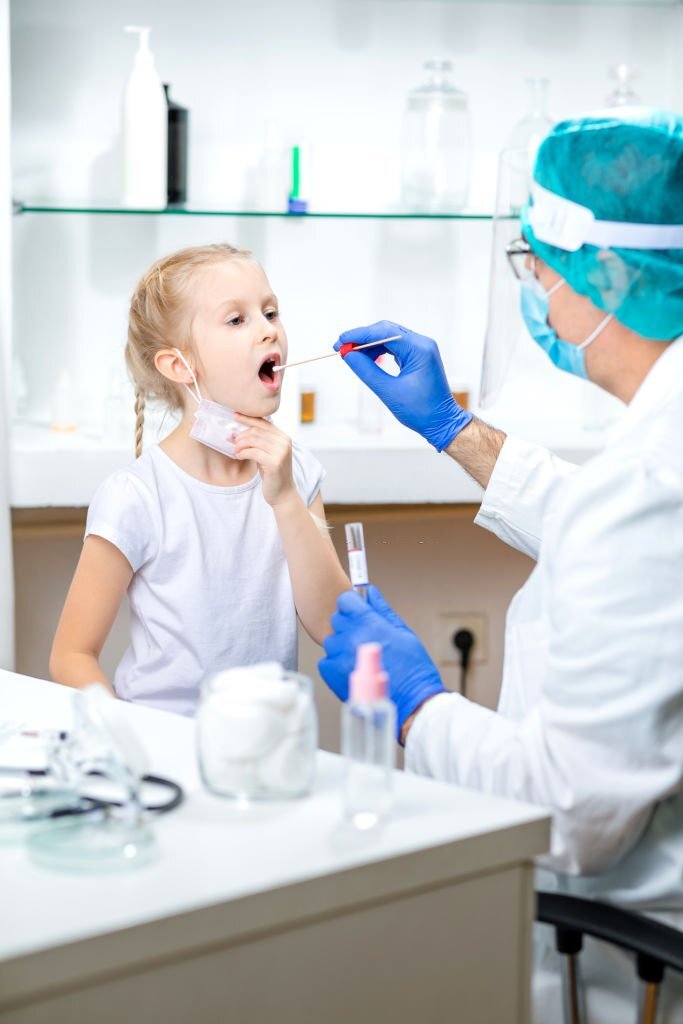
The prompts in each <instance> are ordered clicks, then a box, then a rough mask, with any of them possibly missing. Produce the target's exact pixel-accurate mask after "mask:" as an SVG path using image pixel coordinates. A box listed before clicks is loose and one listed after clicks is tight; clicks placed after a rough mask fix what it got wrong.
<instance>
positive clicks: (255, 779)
mask: <svg viewBox="0 0 683 1024" xmlns="http://www.w3.org/2000/svg"><path fill="white" fill-rule="evenodd" d="M317 746H318V721H317V715H316V711H315V704H314V701H313V684H312V682H311V680H310V679H309V678H308V677H307V676H304V675H301V674H300V673H298V672H287V671H285V670H284V669H283V668H282V667H281V666H280V665H278V664H277V663H274V662H273V663H270V662H269V663H264V664H261V665H251V666H248V667H246V668H235V669H229V670H227V671H225V672H218V673H216V674H215V675H212V676H209V677H208V678H207V679H205V680H204V682H203V683H202V688H201V695H200V702H199V709H198V712H197V753H198V757H199V769H200V773H201V776H202V781H203V782H204V785H205V786H206V787H207V789H209V790H210V791H211V792H212V793H214V794H215V795H217V796H227V797H234V798H235V799H237V800H241V801H247V800H258V799H261V800H268V799H278V798H282V797H297V796H304V795H305V794H306V793H308V792H310V789H311V785H312V783H313V776H314V771H315V755H316V750H317Z"/></svg>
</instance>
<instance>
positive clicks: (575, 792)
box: [406, 339, 683, 1020]
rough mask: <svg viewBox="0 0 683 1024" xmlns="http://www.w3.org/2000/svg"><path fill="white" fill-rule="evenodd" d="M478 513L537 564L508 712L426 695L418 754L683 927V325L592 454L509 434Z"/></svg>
mask: <svg viewBox="0 0 683 1024" xmlns="http://www.w3.org/2000/svg"><path fill="white" fill-rule="evenodd" d="M475 521H476V522H477V523H479V524H480V525H482V526H485V527H486V528H487V529H489V530H491V531H492V532H493V533H495V534H496V535H497V536H498V537H500V538H501V539H502V540H504V541H506V543H508V544H510V545H512V546H513V547H515V548H517V549H519V550H520V551H523V552H525V553H526V554H529V555H531V556H532V557H533V558H535V559H536V563H537V564H536V566H535V568H534V570H533V572H532V574H531V576H530V578H529V580H528V581H527V583H526V584H525V585H524V586H523V587H522V589H521V590H520V591H519V592H518V593H517V594H516V596H515V597H514V599H513V601H512V603H511V605H510V608H509V611H508V615H507V621H506V633H505V655H504V665H503V678H502V687H501V693H500V702H499V706H498V710H497V711H496V712H493V711H490V710H488V709H486V708H483V707H480V706H478V705H476V704H473V703H472V702H470V701H468V700H465V699H464V698H463V697H461V696H460V695H458V694H447V695H446V694H444V695H441V696H439V697H435V698H433V699H432V700H430V701H428V702H427V703H426V704H425V706H424V708H423V709H422V710H421V711H420V713H419V714H418V716H417V717H416V719H415V722H414V724H413V727H412V728H411V730H410V732H409V735H408V741H407V744H406V767H407V768H408V769H409V770H412V771H415V772H418V773H420V774H423V775H430V776H433V777H435V778H439V779H445V780H450V781H452V782H455V783H458V784H460V785H463V786H467V787H471V788H475V789H481V790H483V791H485V792H487V793H495V794H497V795H500V796H507V797H512V798H518V799H521V800H526V801H529V802H532V803H536V804H542V805H544V806H546V807H548V808H549V809H550V810H551V811H552V813H553V829H552V845H551V851H550V853H549V854H548V855H547V856H546V857H545V858H542V859H541V866H543V867H548V868H550V869H552V871H553V872H555V873H557V884H559V887H560V888H562V889H564V890H566V891H573V892H578V893H581V894H584V895H594V896H596V897H598V898H604V899H609V900H612V901H614V902H617V903H619V904H621V905H625V906H631V907H634V908H640V909H643V910H646V911H650V912H653V911H654V912H669V913H667V914H666V919H668V920H670V921H673V922H676V921H678V924H679V926H680V927H682V928H683V339H679V340H678V341H676V342H673V343H672V344H671V345H670V346H669V347H668V348H667V349H666V350H665V351H664V352H663V354H662V356H661V357H660V358H659V359H658V361H657V362H656V363H655V365H654V367H653V368H652V370H651V371H650V373H649V374H648V376H647V377H646V379H645V381H644V382H643V384H642V385H641V387H640V388H639V390H638V392H637V394H636V395H635V397H634V399H633V401H632V402H631V404H630V405H629V407H628V409H627V410H626V412H625V414H624V416H623V418H622V419H621V420H620V422H619V424H618V426H617V428H616V429H615V430H614V431H613V433H612V436H611V438H610V442H609V444H608V445H607V447H606V448H605V450H604V451H603V452H601V453H600V454H599V455H598V456H596V457H595V458H593V459H592V460H591V461H590V462H589V463H587V464H586V465H584V466H582V467H580V468H577V467H574V466H572V465H570V464H568V463H566V462H563V461H561V460H559V459H557V458H555V457H554V456H552V455H551V454H550V453H549V452H547V451H546V450H545V449H542V448H539V447H537V446H535V445H532V444H528V443H526V442H522V441H519V440H516V439H514V438H512V437H508V439H507V440H506V441H505V444H504V446H503V449H502V451H501V454H500V456H499V458H498V461H497V463H496V466H495V469H494V472H493V475H492V477H491V480H490V483H489V486H488V488H487V490H486V494H485V496H484V501H483V503H482V506H481V509H480V511H479V513H478V515H477V518H476V520H475ZM682 941H683V936H682ZM632 973H633V972H632V970H630V971H629V978H630V976H631V974H632ZM672 979H673V987H676V982H675V977H674V976H673V975H672ZM669 987H670V988H671V985H670V986H669ZM682 990H683V987H682ZM598 1019H600V1018H598ZM604 1019H609V1018H604ZM670 1019H671V1020H673V1019H676V1020H678V1017H675V1018H674V1017H671V1018H670ZM681 1019H683V1016H682V1017H681Z"/></svg>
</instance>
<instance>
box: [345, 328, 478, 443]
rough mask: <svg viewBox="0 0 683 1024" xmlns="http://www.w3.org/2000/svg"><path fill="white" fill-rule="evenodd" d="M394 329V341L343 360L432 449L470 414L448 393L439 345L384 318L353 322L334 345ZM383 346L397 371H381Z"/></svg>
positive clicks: (361, 340)
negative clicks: (396, 337)
mask: <svg viewBox="0 0 683 1024" xmlns="http://www.w3.org/2000/svg"><path fill="white" fill-rule="evenodd" d="M395 334H400V335H401V338H400V340H399V341H392V342H390V343H389V344H388V345H378V346H377V347H376V348H369V349H366V350H365V351H364V352H349V353H348V354H347V355H345V356H344V357H343V358H344V362H345V363H348V365H349V366H350V368H351V369H352V370H353V372H354V373H355V374H356V376H357V377H360V379H361V380H362V381H363V383H364V384H366V385H367V386H368V387H369V388H370V390H371V391H374V392H375V394H376V395H377V396H378V398H380V399H381V400H382V401H383V402H384V404H385V405H386V406H387V408H388V409H390V410H391V412H392V413H393V414H394V416H395V417H396V419H397V420H398V421H399V422H400V423H402V424H403V425H404V426H405V427H409V428H410V430H414V431H415V432H416V433H418V434H421V435H422V437H424V438H425V440H426V441H429V443H430V444H432V445H434V447H435V448H436V450H437V451H438V452H442V451H443V450H444V448H447V447H448V445H449V444H450V443H451V441H452V440H453V438H454V437H455V436H456V434H459V433H460V431H461V430H462V429H463V427H466V426H467V424H468V423H469V422H470V420H471V419H472V413H471V412H465V410H464V409H462V408H461V407H460V406H459V405H458V403H457V402H456V401H455V399H454V398H453V396H452V395H451V390H450V388H449V386H448V381H447V380H446V372H445V370H444V368H443V363H442V362H441V355H440V354H439V348H438V346H437V344H436V342H435V341H432V339H431V338H425V337H424V336H423V335H422V334H414V333H413V332H412V331H408V330H406V328H405V327H401V326H399V324H394V323H392V322H391V321H390V320H380V322H379V323H376V324H372V325H371V326H370V327H357V328H356V329H355V330H353V331H345V332H344V334H342V335H340V337H339V340H338V341H337V342H336V343H335V345H334V347H335V349H337V351H338V350H339V349H340V348H341V347H342V345H347V344H349V343H353V344H355V345H362V344H364V343H365V342H368V341H379V340H380V339H381V338H391V337H392V336H393V335H395ZM385 352H389V353H390V354H391V355H392V356H394V358H395V359H396V362H397V363H398V365H399V367H400V373H399V375H398V376H397V377H392V376H391V374H389V373H385V371H384V370H382V369H381V368H380V367H379V366H377V365H376V364H375V360H376V359H378V358H379V356H380V355H383V354H384V353H385Z"/></svg>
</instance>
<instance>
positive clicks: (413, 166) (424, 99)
mask: <svg viewBox="0 0 683 1024" xmlns="http://www.w3.org/2000/svg"><path fill="white" fill-rule="evenodd" d="M424 67H425V68H426V70H427V71H429V81H428V82H426V83H425V85H422V86H420V87H419V88H417V89H413V90H412V91H411V92H409V93H408V96H407V99H406V108H405V114H404V119H403V135H402V140H401V150H402V153H401V200H402V203H403V205H404V206H405V207H406V208H407V209H409V210H414V211H415V212H417V213H452V212H457V211H458V210H461V209H462V208H463V207H464V206H465V205H466V203H467V196H468V192H469V183H470V161H471V142H470V118H469V112H468V109H467V94H466V93H464V92H462V91H461V90H460V89H456V88H455V86H453V85H451V83H450V81H449V79H448V76H449V74H450V72H451V71H452V70H453V66H452V64H451V62H450V61H447V60H430V61H427V63H426V64H425V65H424Z"/></svg>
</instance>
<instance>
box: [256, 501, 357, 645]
mask: <svg viewBox="0 0 683 1024" xmlns="http://www.w3.org/2000/svg"><path fill="white" fill-rule="evenodd" d="M273 512H274V513H275V519H276V521H277V525H278V529H279V531H280V536H281V537H282V543H283V546H284V549H285V556H286V558H287V565H288V567H289V577H290V579H291V581H292V590H293V591H294V603H295V605H296V610H297V613H298V615H299V618H300V619H301V622H302V624H303V626H304V629H305V630H306V632H307V633H308V635H309V636H310V637H311V639H312V640H315V642H316V643H318V644H322V642H323V640H324V639H325V637H326V636H329V634H330V633H331V632H332V627H331V625H330V619H331V618H332V616H333V614H334V612H335V611H336V609H337V598H338V597H339V595H340V594H341V593H342V591H344V590H350V589H351V583H350V581H349V579H348V577H347V575H346V573H345V572H344V570H343V569H342V567H341V565H340V564H339V558H338V557H337V552H336V551H335V550H334V545H333V543H332V541H331V540H330V537H329V534H328V533H327V530H325V533H324V534H323V532H322V530H321V527H320V526H318V525H317V524H316V522H315V520H314V519H313V516H315V517H316V518H317V519H319V520H321V525H322V524H324V523H325V508H324V506H323V502H322V498H321V497H320V495H319V494H318V495H317V496H316V497H315V498H314V499H313V502H312V503H311V505H310V507H309V508H306V505H305V504H304V502H303V500H302V498H301V497H300V496H299V494H298V493H295V494H294V495H291V496H290V497H289V498H288V499H287V500H286V501H284V502H283V503H282V504H279V505H276V506H274V508H273Z"/></svg>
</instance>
